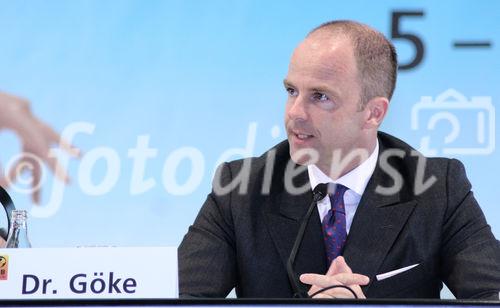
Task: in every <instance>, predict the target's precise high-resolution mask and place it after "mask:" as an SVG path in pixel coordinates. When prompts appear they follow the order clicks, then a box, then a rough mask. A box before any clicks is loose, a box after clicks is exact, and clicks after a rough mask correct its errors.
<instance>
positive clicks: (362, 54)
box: [305, 20, 397, 107]
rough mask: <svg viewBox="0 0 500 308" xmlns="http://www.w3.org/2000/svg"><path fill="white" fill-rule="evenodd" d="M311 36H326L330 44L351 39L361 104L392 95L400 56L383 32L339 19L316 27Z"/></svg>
mask: <svg viewBox="0 0 500 308" xmlns="http://www.w3.org/2000/svg"><path fill="white" fill-rule="evenodd" d="M308 39H314V40H316V41H317V40H318V39H319V40H324V41H325V43H326V44H329V43H330V42H332V41H334V40H342V39H348V40H349V41H350V42H351V45H352V50H353V52H354V58H355V61H356V66H357V73H358V76H357V77H358V80H359V81H360V84H361V98H360V100H361V101H360V105H361V107H364V106H365V104H366V103H367V102H368V101H369V100H370V99H372V98H374V97H386V98H387V99H388V100H390V99H391V97H392V94H393V92H394V88H395V86H396V76H397V56H396V50H395V48H394V46H393V45H392V44H391V42H390V41H389V40H387V38H385V37H384V35H383V34H382V33H380V32H378V31H376V30H374V29H372V28H370V27H369V26H367V25H364V24H361V23H358V22H354V21H346V20H339V21H331V22H327V23H324V24H322V25H320V26H319V27H317V28H315V29H314V30H312V31H311V32H310V33H309V34H308V36H307V37H306V39H305V41H307V40H308Z"/></svg>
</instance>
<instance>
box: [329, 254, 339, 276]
mask: <svg viewBox="0 0 500 308" xmlns="http://www.w3.org/2000/svg"><path fill="white" fill-rule="evenodd" d="M339 258H342V257H337V258H335V259H334V260H333V261H332V264H330V267H329V268H328V271H327V272H326V275H327V276H333V275H335V274H337V273H339V266H338V265H339Z"/></svg>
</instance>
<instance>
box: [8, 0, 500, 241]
mask: <svg viewBox="0 0 500 308" xmlns="http://www.w3.org/2000/svg"><path fill="white" fill-rule="evenodd" d="M0 5H1V6H0V7H1V9H0V90H1V91H3V92H7V93H13V94H15V95H19V96H22V97H25V98H27V99H29V100H30V101H31V108H32V110H33V112H34V114H36V115H37V116H38V117H40V118H41V119H42V120H43V121H45V122H47V123H50V124H51V125H52V126H53V127H54V128H55V129H56V130H57V131H59V132H62V131H64V129H65V128H67V127H68V125H70V126H71V125H75V123H76V122H85V123H87V124H85V125H90V126H91V128H92V127H93V129H94V130H93V132H92V133H84V132H80V133H78V134H76V135H75V137H74V138H73V142H74V144H75V145H77V146H78V147H80V148H81V149H82V150H83V151H84V154H85V155H84V156H83V157H82V158H81V159H80V160H78V159H70V160H69V164H68V168H69V174H70V176H71V177H72V182H71V184H70V185H69V186H67V187H65V188H64V195H63V196H62V199H60V202H59V204H58V206H56V207H54V206H53V205H54V203H53V204H52V207H51V210H48V209H47V208H48V207H49V206H48V204H49V203H50V202H51V198H52V197H53V194H52V192H53V191H55V190H56V188H57V181H56V180H55V179H54V178H53V176H52V174H50V173H47V177H46V179H45V182H44V184H43V191H42V193H43V198H42V202H41V206H39V207H36V209H35V210H34V211H33V209H34V208H35V207H34V206H33V205H32V203H31V199H30V196H29V195H27V194H25V193H21V192H19V189H17V190H16V189H14V188H12V189H11V190H10V191H11V193H12V194H13V197H14V199H15V201H16V203H17V207H19V208H24V209H28V210H32V211H31V214H32V215H31V217H30V221H29V225H30V234H29V235H30V238H31V241H32V243H33V246H34V247H61V246H79V245H116V246H142V245H178V244H179V242H180V240H181V239H182V236H183V235H184V233H185V232H186V230H187V228H188V226H189V224H190V223H191V222H192V221H193V219H194V218H195V215H196V213H197V212H198V210H199V208H200V206H201V204H202V203H203V201H204V199H205V197H206V194H207V193H208V192H209V189H210V182H211V178H212V175H213V170H214V168H215V165H216V163H217V161H218V160H219V159H220V158H221V155H222V154H224V152H226V151H227V150H228V149H235V148H239V149H244V148H245V151H239V152H240V154H243V155H246V154H253V155H260V154H261V153H262V152H263V151H265V150H266V149H267V148H269V147H271V146H272V145H274V144H275V143H277V142H278V141H280V140H282V139H283V138H285V134H284V132H283V113H284V104H285V99H286V92H285V91H284V89H283V86H282V80H283V78H284V77H285V75H286V72H287V65H288V61H289V57H290V55H291V53H292V51H293V49H294V47H295V46H296V44H297V43H298V42H299V41H300V40H301V39H302V38H303V37H304V36H305V35H306V34H307V32H308V31H309V30H311V29H312V28H313V27H315V26H317V25H318V24H320V23H322V22H325V21H328V20H332V19H354V20H358V21H361V22H364V23H367V24H369V25H372V26H373V27H375V28H377V29H378V30H380V31H381V32H383V33H384V34H386V35H387V36H388V37H389V38H392V40H393V42H394V43H395V45H396V48H397V49H398V53H399V58H400V61H401V63H402V64H403V65H404V64H406V66H410V67H409V68H406V69H402V70H400V72H399V78H398V84H397V89H396V92H395V96H394V98H393V99H392V102H391V105H390V111H389V114H388V117H387V118H386V120H385V123H384V125H383V128H382V129H383V130H385V131H387V132H389V133H392V134H394V135H396V136H398V137H400V138H402V139H404V140H406V141H407V142H408V143H410V144H411V145H413V146H414V147H416V148H420V149H423V150H425V151H426V152H427V153H429V154H433V155H439V156H449V157H456V158H458V159H460V160H461V161H462V162H464V164H465V166H466V169H467V172H468V176H469V178H470V180H471V182H472V183H473V190H474V192H475V194H476V197H477V199H478V200H479V202H480V204H481V206H482V208H483V210H484V212H485V214H486V216H487V218H488V220H489V222H490V224H491V225H492V227H493V231H494V233H495V234H496V236H497V237H500V210H499V208H498V201H497V200H498V197H497V191H496V183H497V180H496V176H497V175H498V174H499V171H500V169H499V166H500V157H499V155H498V152H497V151H496V150H495V133H496V132H497V131H498V130H497V129H496V128H495V118H494V117H495V106H496V105H497V104H498V103H497V102H498V101H499V99H500V87H499V86H498V85H499V84H500V71H499V69H500V63H499V61H500V60H499V59H500V57H499V53H498V48H497V45H496V44H498V43H499V42H500V31H499V30H500V29H499V23H500V22H499V20H500V19H499V18H498V12H499V11H500V2H498V1H451V0H450V1H406V2H402V1H384V3H383V4H381V3H380V2H365V1H349V2H348V3H347V2H345V1H343V2H340V1H235V2H231V1H205V2H204V1H153V0H151V1H139V0H137V1H124V0H116V1H97V0H96V1H89V0H87V1H77V0H74V1H55V0H54V1H15V2H12V1H0ZM398 16H399V17H398ZM391 30H392V31H391ZM408 34H412V35H414V37H413V38H412V39H413V41H412V40H410V39H408V37H407V36H405V35H408ZM398 36H402V38H397V37H398ZM405 37H406V38H405ZM464 41H465V43H467V42H471V41H474V42H478V41H480V43H482V46H483V47H455V43H459V45H460V42H462V43H464ZM418 42H421V45H419V43H418ZM488 46H489V47H488ZM412 62H413V64H411V63H412ZM423 97H424V98H423ZM477 97H483V98H480V99H478V98H477ZM457 122H458V124H459V127H458V129H457V126H456V124H457ZM138 141H139V142H148V147H149V148H151V149H152V150H151V152H150V153H151V155H152V156H154V157H152V158H150V159H149V160H147V164H146V166H145V169H144V179H145V180H146V179H149V180H148V185H149V187H146V188H144V189H143V190H145V191H137V185H135V184H132V185H131V181H132V178H133V176H132V175H133V173H134V169H133V168H134V159H133V155H134V154H133V153H134V151H133V150H132V151H130V150H131V149H134V148H136V145H137V143H138ZM0 145H1V151H0V161H1V164H2V166H5V165H6V164H7V162H8V161H9V160H10V159H11V157H13V156H14V155H15V154H16V153H18V152H19V151H20V148H19V147H20V144H19V140H18V139H17V138H16V137H15V135H14V134H13V133H12V132H9V131H2V132H1V134H0ZM183 147H189V148H190V149H191V153H194V154H196V155H198V156H200V154H201V156H202V157H203V163H204V165H203V166H202V168H201V169H198V171H196V172H193V170H192V168H191V167H192V165H191V164H190V161H189V160H188V159H184V160H180V163H179V164H176V153H180V152H179V149H180V148H183ZM155 149H156V152H155ZM233 152H235V153H236V152H238V151H233ZM102 153H105V154H102ZM226 154H227V152H226ZM236 154H238V153H236ZM100 155H108V156H106V157H108V158H110V161H111V162H112V163H111V164H107V163H106V160H105V159H104V158H102V156H100ZM233 158H238V155H233V156H231V158H230V159H233ZM93 162H95V163H93ZM117 162H119V165H117ZM165 165H167V166H168V167H165V168H166V170H167V171H165V172H164V171H163V169H164V166H165ZM173 167H175V168H173ZM85 170H86V171H87V172H89V174H90V177H91V182H90V184H89V183H88V181H86V180H85V179H87V180H88V176H85V175H86V174H87V173H86V171H85ZM89 170H90V171H89ZM199 170H201V171H199ZM164 173H165V174H167V176H165V177H164ZM168 174H169V175H171V174H174V175H175V178H173V179H172V178H170V177H169V175H168ZM87 175H88V174H87ZM106 179H107V180H106ZM172 180H173V183H174V184H175V183H177V185H180V186H181V187H184V188H185V190H184V191H178V190H177V191H174V190H175V189H172V187H173V186H172V185H173V184H172ZM103 181H104V182H103ZM106 181H107V182H106ZM92 183H93V184H92ZM106 183H107V184H106ZM186 183H187V184H189V185H187V184H186ZM91 184H92V185H95V186H97V187H100V188H101V191H100V192H98V194H97V195H92V194H89V193H88V191H89V189H88V186H89V185H91ZM100 184H102V185H101V186H99V185H100ZM184 184H186V185H184ZM191 184H192V185H191ZM134 185H135V186H134ZM131 186H132V188H131ZM188 186H189V187H188ZM174 188H175V187H174ZM134 190H135V191H134ZM179 193H180V194H179Z"/></svg>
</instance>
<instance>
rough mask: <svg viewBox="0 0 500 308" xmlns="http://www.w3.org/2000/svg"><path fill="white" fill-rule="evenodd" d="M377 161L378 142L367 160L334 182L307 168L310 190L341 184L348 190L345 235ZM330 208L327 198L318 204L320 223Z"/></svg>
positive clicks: (314, 167) (311, 166)
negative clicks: (326, 185)
mask: <svg viewBox="0 0 500 308" xmlns="http://www.w3.org/2000/svg"><path fill="white" fill-rule="evenodd" d="M377 159H378V140H377V144H376V146H375V149H374V150H373V152H372V153H371V154H370V156H369V157H368V159H366V160H365V161H364V162H363V163H361V165H359V166H357V167H356V168H354V169H353V170H351V171H349V172H348V173H346V174H344V175H343V176H341V177H340V178H338V179H337V180H336V181H334V180H332V179H331V178H330V177H329V176H327V175H326V174H324V173H323V172H322V171H321V170H320V169H319V168H318V167H316V165H309V166H307V172H308V174H309V182H310V183H311V188H312V189H313V190H314V188H315V187H316V185H318V184H320V183H335V184H342V185H344V186H345V187H347V188H348V190H347V191H346V192H345V194H344V205H345V214H346V229H347V233H349V230H350V229H351V224H352V219H353V218H354V214H355V213H356V209H357V208H358V204H359V201H360V200H361V196H362V195H363V192H364V191H365V189H366V185H368V181H369V180H370V178H371V176H372V174H373V171H374V170H375V167H376V166H377ZM331 207H332V206H331V204H330V198H329V197H328V196H326V197H325V198H323V199H321V200H320V201H319V202H318V212H319V218H320V219H321V222H323V218H325V216H326V214H328V211H329V210H330V208H331Z"/></svg>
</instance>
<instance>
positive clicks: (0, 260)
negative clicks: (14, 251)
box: [0, 255, 9, 280]
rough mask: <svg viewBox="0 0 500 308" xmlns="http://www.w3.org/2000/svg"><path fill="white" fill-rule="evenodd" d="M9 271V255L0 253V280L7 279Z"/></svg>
mask: <svg viewBox="0 0 500 308" xmlns="http://www.w3.org/2000/svg"><path fill="white" fill-rule="evenodd" d="M8 273H9V256H2V255H0V280H7V277H8V276H7V274H8Z"/></svg>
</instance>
